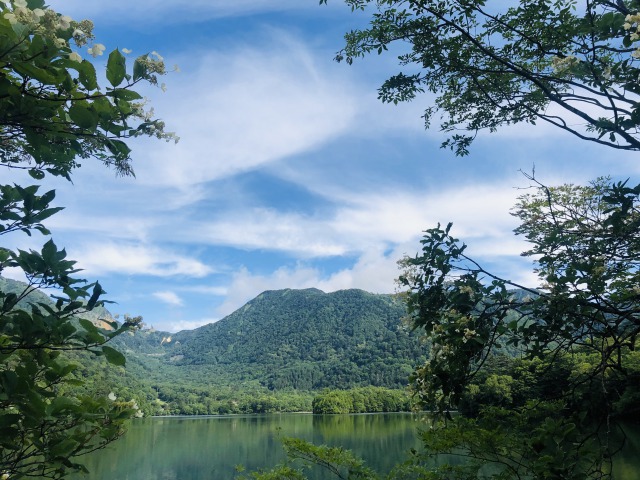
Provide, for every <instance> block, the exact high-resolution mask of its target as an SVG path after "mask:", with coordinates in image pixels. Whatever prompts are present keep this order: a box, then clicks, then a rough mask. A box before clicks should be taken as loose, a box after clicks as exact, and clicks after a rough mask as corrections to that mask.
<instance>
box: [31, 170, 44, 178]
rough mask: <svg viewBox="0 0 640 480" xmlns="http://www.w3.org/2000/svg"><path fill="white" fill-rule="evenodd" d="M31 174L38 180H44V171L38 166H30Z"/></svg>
mask: <svg viewBox="0 0 640 480" xmlns="http://www.w3.org/2000/svg"><path fill="white" fill-rule="evenodd" d="M29 175H30V176H31V177H32V178H35V179H36V180H42V179H43V178H44V172H43V171H42V170H38V169H36V168H30V169H29Z"/></svg>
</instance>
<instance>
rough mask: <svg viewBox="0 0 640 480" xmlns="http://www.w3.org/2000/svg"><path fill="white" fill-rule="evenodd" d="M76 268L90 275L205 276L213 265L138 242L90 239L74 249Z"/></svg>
mask: <svg viewBox="0 0 640 480" xmlns="http://www.w3.org/2000/svg"><path fill="white" fill-rule="evenodd" d="M74 257H75V258H76V259H78V266H79V268H82V269H84V270H85V271H86V272H87V273H89V274H91V275H99V274H107V273H117V274H124V275H152V276H158V277H170V276H174V275H183V276H187V277H195V278H198V277H204V276H206V275H208V274H209V273H211V272H212V269H211V268H210V267H209V266H207V265H205V264H204V263H202V262H200V261H199V260H196V259H193V258H189V257H185V256H183V255H178V254H175V253H173V252H170V251H167V250H163V249H160V248H158V247H153V246H146V245H141V244H117V243H114V242H108V243H92V244H88V245H84V246H82V247H79V248H76V249H74Z"/></svg>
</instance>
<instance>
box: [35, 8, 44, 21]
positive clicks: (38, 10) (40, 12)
mask: <svg viewBox="0 0 640 480" xmlns="http://www.w3.org/2000/svg"><path fill="white" fill-rule="evenodd" d="M33 14H34V15H35V16H36V17H38V20H40V19H41V18H42V17H44V10H42V9H41V8H35V9H34V10H33Z"/></svg>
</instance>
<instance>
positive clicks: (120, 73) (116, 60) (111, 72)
mask: <svg viewBox="0 0 640 480" xmlns="http://www.w3.org/2000/svg"><path fill="white" fill-rule="evenodd" d="M126 63H127V60H126V59H125V57H124V55H122V54H121V53H120V51H119V50H118V49H117V48H116V49H115V50H114V51H113V52H111V53H110V54H109V61H108V62H107V80H109V83H110V84H111V85H112V86H114V87H117V86H118V85H120V84H121V83H122V80H124V77H125V75H126V74H127V68H126Z"/></svg>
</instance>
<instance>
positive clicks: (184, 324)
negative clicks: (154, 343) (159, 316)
mask: <svg viewBox="0 0 640 480" xmlns="http://www.w3.org/2000/svg"><path fill="white" fill-rule="evenodd" d="M218 320H220V319H219V318H201V319H198V320H170V321H168V322H166V323H165V324H163V326H161V327H159V329H160V330H163V331H167V332H171V333H175V332H180V331H181V330H193V329H194V328H198V327H202V326H203V325H208V324H209V323H215V322H217V321H218Z"/></svg>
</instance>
